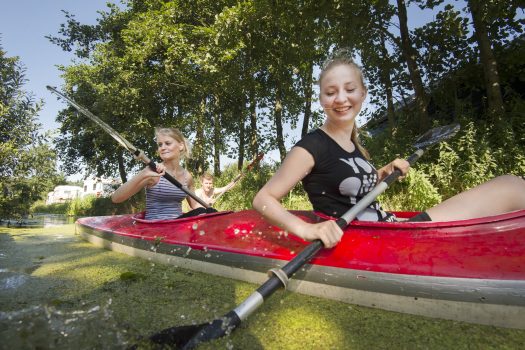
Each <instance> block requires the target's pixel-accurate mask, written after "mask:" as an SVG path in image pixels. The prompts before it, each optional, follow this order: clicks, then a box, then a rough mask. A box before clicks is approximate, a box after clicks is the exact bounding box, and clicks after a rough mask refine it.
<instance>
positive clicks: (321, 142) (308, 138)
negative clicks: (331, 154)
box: [295, 129, 327, 153]
mask: <svg viewBox="0 0 525 350" xmlns="http://www.w3.org/2000/svg"><path fill="white" fill-rule="evenodd" d="M326 141H327V139H326V134H325V133H324V132H323V131H322V130H321V129H315V130H313V131H310V132H309V133H308V134H306V135H305V136H303V138H301V140H299V141H298V142H297V143H296V144H295V146H298V147H302V148H304V149H306V150H307V151H309V152H310V153H312V152H314V151H316V150H319V149H320V148H323V147H324V146H325V145H326V144H327V143H326Z"/></svg>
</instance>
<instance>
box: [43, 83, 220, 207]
mask: <svg viewBox="0 0 525 350" xmlns="http://www.w3.org/2000/svg"><path fill="white" fill-rule="evenodd" d="M46 87H47V89H48V90H49V91H51V92H53V93H55V94H57V95H58V96H59V97H61V98H63V99H64V100H65V101H67V102H68V103H69V104H70V105H71V106H73V107H74V108H75V109H76V110H77V111H79V112H80V113H82V114H83V115H85V116H86V117H88V118H89V119H91V120H92V121H93V122H95V123H96V124H97V125H98V126H100V127H101V128H102V129H104V131H106V132H107V133H108V134H109V135H111V137H113V138H114V139H115V140H117V142H118V143H119V144H120V145H121V146H122V147H124V148H125V149H127V150H128V151H129V152H130V153H131V154H132V155H133V157H135V158H136V159H138V160H140V161H142V162H143V163H144V164H146V165H147V166H149V167H150V168H151V169H153V171H157V164H155V162H154V161H152V160H151V159H149V158H148V157H147V156H146V155H145V154H144V152H143V151H141V150H140V149H138V148H136V147H135V146H133V145H132V144H131V143H130V142H129V141H128V140H126V139H125V138H124V137H122V135H120V134H119V133H118V132H116V131H115V130H113V128H111V127H110V126H109V125H107V124H106V123H104V122H103V121H102V120H101V119H100V118H99V117H97V116H96V115H94V114H93V113H91V112H90V111H89V110H87V109H86V108H84V107H82V106H81V105H79V104H78V103H76V102H75V101H73V100H72V99H70V98H69V97H67V96H66V95H64V94H62V93H60V92H58V91H57V90H56V89H55V88H53V87H51V86H49V85H48V86H46ZM164 177H165V178H166V180H168V181H169V182H171V183H172V184H173V185H175V186H177V187H178V188H180V189H181V190H182V191H183V192H184V193H186V194H187V195H188V196H190V197H191V198H193V199H194V200H196V201H197V202H199V203H200V205H202V206H203V207H204V208H210V206H209V205H208V204H207V203H206V202H204V201H203V200H202V199H201V198H200V197H199V196H197V195H196V194H195V193H194V192H193V191H191V190H190V189H189V188H188V187H186V186H184V185H183V184H181V183H180V182H179V181H178V180H177V179H175V178H174V177H173V176H171V175H170V174H168V173H165V174H164Z"/></svg>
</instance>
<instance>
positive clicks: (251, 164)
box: [215, 153, 264, 202]
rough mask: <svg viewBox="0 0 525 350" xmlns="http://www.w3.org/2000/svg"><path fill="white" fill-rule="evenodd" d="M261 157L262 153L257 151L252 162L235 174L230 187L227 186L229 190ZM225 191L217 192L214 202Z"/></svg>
mask: <svg viewBox="0 0 525 350" xmlns="http://www.w3.org/2000/svg"><path fill="white" fill-rule="evenodd" d="M263 157H264V153H259V154H258V155H257V156H256V157H255V158H254V159H253V160H252V162H251V163H250V164H248V165H247V166H246V169H244V171H241V172H240V174H239V175H237V176H236V177H235V178H234V179H233V181H232V185H231V187H230V188H229V190H230V189H232V188H233V186H235V185H236V184H237V182H239V180H240V179H241V178H243V177H244V175H246V173H247V172H248V171H250V170H252V168H253V167H254V166H255V164H257V163H258V162H259V161H260V160H261V159H262V158H263ZM225 193H226V191H224V192H221V193H219V194H218V195H217V197H215V202H217V200H218V199H219V198H221V196H222V195H223V194H225Z"/></svg>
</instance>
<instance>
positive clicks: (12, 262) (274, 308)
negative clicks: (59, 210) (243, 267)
mask: <svg viewBox="0 0 525 350" xmlns="http://www.w3.org/2000/svg"><path fill="white" fill-rule="evenodd" d="M0 253H1V255H0V257H1V260H0V262H1V264H2V268H1V272H0V339H2V345H0V348H6V349H8V348H9V349H11V348H53V349H71V348H75V349H94V348H105V349H125V348H127V347H129V346H130V345H132V344H138V348H139V349H147V348H152V347H151V344H149V343H148V342H147V340H146V338H147V336H149V335H152V334H154V333H156V332H158V331H160V330H162V329H165V328H168V327H172V326H182V325H191V324H200V323H203V322H208V321H212V320H213V319H215V318H217V317H220V316H222V315H223V314H225V313H226V312H228V311H230V310H231V309H233V308H235V307H236V306H237V305H238V304H239V303H241V302H242V301H243V300H244V299H245V298H246V297H248V296H249V295H250V294H251V293H252V292H253V291H254V290H255V289H256V288H257V287H258V286H257V285H254V284H250V283H246V282H239V281H235V280H232V279H228V278H221V277H217V276H213V275H207V274H204V273H200V272H195V271H189V270H184V269H181V268H177V267H173V266H167V265H160V264H154V263H152V262H150V261H147V260H142V259H139V258H134V257H130V256H127V255H124V254H120V253H115V252H111V251H107V250H104V249H100V248H96V247H94V246H93V245H91V244H89V243H87V242H84V241H82V240H81V239H80V237H79V236H77V235H75V234H74V226H73V225H64V226H56V227H52V228H44V229H0ZM42 257H44V258H43V259H41V258H42ZM524 343H525V331H524V330H512V329H505V328H497V327H490V326H482V325H473V324H468V323H463V322H455V321H447V320H438V319H431V318H427V317H420V316H413V315H406V314H400V313H395V312H388V311H383V310H377V309H370V308H366V307H360V306H355V305H350V304H345V303H341V302H336V301H332V300H325V299H320V298H316V297H310V296H306V295H301V294H296V293H291V292H287V291H282V290H280V291H277V292H276V293H275V294H274V295H272V296H271V297H270V298H269V299H268V300H267V301H266V302H265V303H264V304H263V305H262V306H261V307H260V308H259V309H258V310H257V311H256V312H255V313H254V314H252V315H251V316H250V318H249V319H248V320H246V321H245V322H243V323H242V324H241V326H240V327H239V328H238V329H237V330H235V331H234V332H233V333H232V334H231V335H230V336H228V337H225V338H222V339H218V340H214V341H212V342H210V343H206V344H203V345H202V346H200V347H199V349H301V350H305V349H389V350H391V349H449V348H453V349H477V348H490V349H518V348H521V346H522V345H523V344H524Z"/></svg>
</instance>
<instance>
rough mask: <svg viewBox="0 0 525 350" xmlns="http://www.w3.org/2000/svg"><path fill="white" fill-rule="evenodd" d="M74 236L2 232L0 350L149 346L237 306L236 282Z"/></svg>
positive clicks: (56, 231) (226, 343)
mask: <svg viewBox="0 0 525 350" xmlns="http://www.w3.org/2000/svg"><path fill="white" fill-rule="evenodd" d="M66 228H67V229H66ZM64 230H66V231H69V232H65V231H64ZM72 231H73V225H66V226H62V227H56V228H55V227H51V228H48V229H43V230H40V229H18V228H17V229H7V228H0V339H2V341H0V349H72V348H75V349H125V348H128V347H129V346H130V345H132V344H135V343H138V344H139V347H138V348H139V349H142V348H144V349H148V348H153V347H152V346H151V344H149V342H147V341H145V340H144V339H145V338H147V337H148V336H149V335H151V334H154V333H156V332H158V331H159V330H161V329H164V328H167V327H171V326H178V325H188V324H198V323H202V322H206V321H208V320H212V319H214V318H216V317H219V316H221V315H222V314H223V313H224V312H225V311H227V310H229V309H231V308H233V307H234V306H235V304H236V300H235V294H236V282H234V281H232V280H227V279H224V278H219V277H215V276H209V275H205V274H202V273H197V272H192V271H188V270H184V269H181V268H177V267H174V266H167V265H157V264H153V263H151V262H148V261H145V260H142V259H138V258H132V257H128V256H126V255H122V254H118V253H113V252H110V251H106V250H103V249H100V248H95V247H93V246H92V245H90V244H89V243H86V242H84V241H81V240H80V238H79V237H78V236H76V235H74V234H73V232H72ZM244 339H247V341H248V343H250V344H251V345H253V346H251V348H252V349H262V346H261V345H258V340H257V339H256V338H255V337H251V336H250V334H245V335H244ZM230 342H231V341H230V340H228V339H226V340H222V343H219V344H222V345H220V347H219V348H224V349H226V348H229V349H233V348H234V347H233V345H231V344H230Z"/></svg>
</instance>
